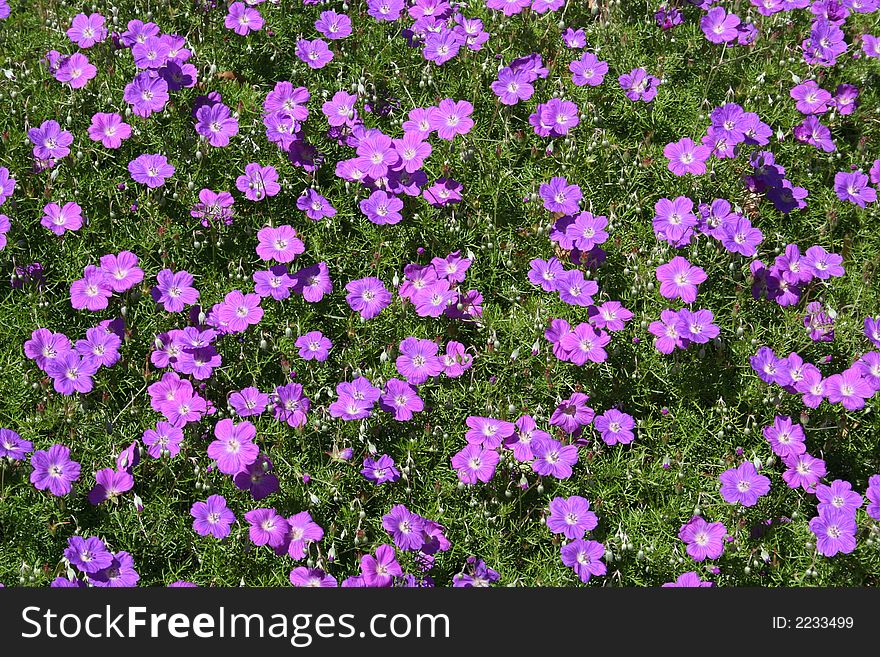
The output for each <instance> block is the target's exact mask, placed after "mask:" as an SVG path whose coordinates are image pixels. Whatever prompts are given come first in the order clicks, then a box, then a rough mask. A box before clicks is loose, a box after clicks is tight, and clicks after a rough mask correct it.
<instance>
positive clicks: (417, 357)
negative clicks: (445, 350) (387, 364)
mask: <svg viewBox="0 0 880 657" xmlns="http://www.w3.org/2000/svg"><path fill="white" fill-rule="evenodd" d="M437 351H438V347H437V343H436V342H434V341H432V340H419V339H418V338H414V337H409V338H406V339H405V340H403V341H402V342H401V343H400V356H398V357H397V360H396V361H395V366H396V367H397V371H398V372H400V375H401V376H403V377H404V378H405V379H406V380H407V382H408V383H411V384H413V385H419V384H421V383H424V382H425V381H427V380H428V379H429V378H432V377H435V376H439V375H440V373H441V372H442V371H443V364H442V363H441V361H440V359H439V358H438V357H437Z"/></svg>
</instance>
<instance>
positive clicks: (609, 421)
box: [593, 408, 636, 445]
mask: <svg viewBox="0 0 880 657" xmlns="http://www.w3.org/2000/svg"><path fill="white" fill-rule="evenodd" d="M593 426H594V427H596V431H598V432H599V435H601V436H602V440H603V442H604V443H605V444H606V445H616V444H618V443H620V444H621V445H628V444H629V443H631V442H632V441H633V440H634V439H635V435H634V434H633V431H632V430H633V429H634V428H635V426H636V421H635V420H634V419H633V417H632V416H631V415H630V414H628V413H622V412H621V411H618V410H617V409H616V408H610V409H608V410H607V411H605V412H604V413H602V415H597V416H596V418H595V419H594V420H593Z"/></svg>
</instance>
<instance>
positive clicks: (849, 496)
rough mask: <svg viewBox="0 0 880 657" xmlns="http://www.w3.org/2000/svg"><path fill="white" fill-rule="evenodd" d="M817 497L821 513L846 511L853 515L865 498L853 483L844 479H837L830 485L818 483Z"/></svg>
mask: <svg viewBox="0 0 880 657" xmlns="http://www.w3.org/2000/svg"><path fill="white" fill-rule="evenodd" d="M815 493H816V498H817V499H818V500H819V504H818V505H817V507H818V510H819V514H820V515H821V514H823V513H825V512H827V511H835V510H837V511H844V512H846V513H848V514H850V515H852V516H853V517H855V515H856V511H857V510H858V509H860V508H861V507H862V504H864V503H865V500H864V499H863V498H862V496H861V495H859V494H858V493H857V492H855V491H854V490H853V489H852V484H851V483H849V482H848V481H843V480H842V479H835V480H834V481H832V482H831V485H830V486H826V485H825V484H818V485H817V486H816V490H815Z"/></svg>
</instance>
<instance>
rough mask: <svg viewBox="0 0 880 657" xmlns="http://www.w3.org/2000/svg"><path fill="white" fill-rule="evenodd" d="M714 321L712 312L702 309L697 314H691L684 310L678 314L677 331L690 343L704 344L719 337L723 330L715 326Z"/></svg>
mask: <svg viewBox="0 0 880 657" xmlns="http://www.w3.org/2000/svg"><path fill="white" fill-rule="evenodd" d="M714 320H715V316H714V315H713V314H712V311H711V310H706V309H704V308H701V309H700V310H697V311H696V312H691V311H690V310H688V309H687V308H682V309H681V310H680V311H679V312H678V320H677V322H678V323H677V325H676V329H677V330H678V333H679V335H681V336H683V337H684V338H686V339H687V340H689V341H690V342H696V343H697V344H704V343H706V342H709V340H711V339H713V338H715V337H718V334H719V333H720V332H721V329H719V328H718V326H716V325H715V324H713V321H714Z"/></svg>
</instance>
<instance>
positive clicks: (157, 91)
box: [123, 71, 169, 118]
mask: <svg viewBox="0 0 880 657" xmlns="http://www.w3.org/2000/svg"><path fill="white" fill-rule="evenodd" d="M168 98H169V96H168V83H167V82H166V81H165V80H164V79H163V78H161V77H151V75H150V73H149V72H146V71H144V72H142V73H138V74H137V75H136V76H135V77H134V80H132V81H131V83H130V84H128V85H126V87H125V92H124V94H123V99H124V100H125V102H126V103H128V104H129V105H131V109H132V112H134V114H135V116H140V117H143V118H146V117H148V116H150V115H151V114H152V113H153V112H159V111H161V110H162V109H163V108H164V107H165V103H167V102H168Z"/></svg>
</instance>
